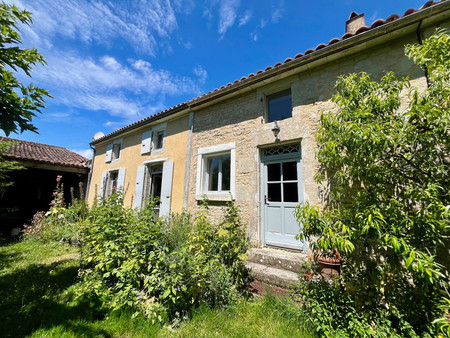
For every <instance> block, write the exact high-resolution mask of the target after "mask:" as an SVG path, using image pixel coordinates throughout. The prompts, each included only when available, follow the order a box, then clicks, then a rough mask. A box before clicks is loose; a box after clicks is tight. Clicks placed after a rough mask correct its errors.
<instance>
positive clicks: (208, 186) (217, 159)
mask: <svg viewBox="0 0 450 338" xmlns="http://www.w3.org/2000/svg"><path fill="white" fill-rule="evenodd" d="M235 170H236V145H235V143H234V142H231V143H227V144H221V145H217V146H212V147H205V148H200V149H199V150H198V157H197V182H196V198H197V199H202V198H203V196H206V197H207V198H208V199H210V200H212V201H229V200H231V199H234V196H235Z"/></svg>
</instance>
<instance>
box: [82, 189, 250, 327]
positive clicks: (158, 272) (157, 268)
mask: <svg viewBox="0 0 450 338" xmlns="http://www.w3.org/2000/svg"><path fill="white" fill-rule="evenodd" d="M122 203H123V200H122V195H121V193H120V192H117V193H114V194H112V195H111V196H110V197H109V198H107V199H103V200H102V201H101V202H100V203H99V204H98V205H97V206H94V207H93V208H92V210H91V212H90V214H89V217H88V218H87V219H86V221H85V222H84V224H83V237H82V238H83V239H82V245H81V270H80V276H81V277H82V278H83V280H84V282H85V287H86V288H88V289H91V290H96V292H97V293H98V294H99V295H100V296H103V297H104V296H105V295H106V297H107V299H108V301H109V303H110V305H111V306H112V307H113V308H114V309H120V308H124V307H125V308H132V309H134V310H135V311H136V313H142V314H144V315H146V316H148V317H150V318H152V319H153V320H158V321H166V320H171V321H173V320H180V319H182V318H183V317H185V316H188V315H189V312H190V310H191V309H192V308H193V307H196V306H198V305H199V304H208V305H210V306H223V305H227V304H230V303H232V302H233V301H234V300H235V299H236V296H237V295H238V294H239V292H242V290H243V286H244V283H245V282H246V270H245V267H244V265H243V262H242V260H241V259H242V258H243V255H244V254H245V252H246V251H247V247H248V244H247V239H246V237H245V232H244V230H243V228H242V225H241V224H240V220H239V216H238V211H237V209H236V208H235V207H234V206H233V205H230V206H229V207H228V208H227V213H226V215H227V216H226V218H225V220H224V222H222V223H220V224H218V225H212V224H210V223H209V222H207V220H206V215H205V213H206V212H207V211H203V212H201V213H200V215H199V216H198V217H195V218H193V217H192V216H191V215H189V214H188V213H186V212H183V213H181V214H179V215H174V216H172V217H171V218H170V219H168V220H164V219H162V218H156V217H155V215H154V212H153V208H154V207H155V204H154V203H152V202H150V203H149V204H148V205H147V206H146V207H145V208H143V209H142V210H140V211H134V210H131V209H127V208H124V207H123V205H122Z"/></svg>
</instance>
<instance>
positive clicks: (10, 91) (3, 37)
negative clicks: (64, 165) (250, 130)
mask: <svg viewBox="0 0 450 338" xmlns="http://www.w3.org/2000/svg"><path fill="white" fill-rule="evenodd" d="M31 22H32V18H31V13H30V12H27V11H20V10H18V9H17V7H16V6H14V5H7V4H5V3H3V2H2V3H0V26H1V31H0V100H1V106H0V109H1V111H0V129H2V130H3V131H4V132H5V134H6V135H7V136H8V135H9V134H10V133H11V132H13V133H18V132H19V131H20V132H21V133H22V132H23V131H25V130H30V131H33V132H37V128H36V127H35V126H34V125H33V124H32V119H33V117H35V116H36V113H40V112H41V108H45V106H44V103H45V101H44V99H45V97H46V96H47V97H51V96H50V94H49V92H48V91H47V90H45V89H41V88H38V87H35V86H33V84H31V83H30V84H29V85H28V86H26V85H24V84H23V83H22V82H20V81H19V80H17V79H16V77H15V74H14V73H15V72H17V71H19V70H22V71H23V72H24V73H25V74H26V75H27V76H30V77H31V70H32V68H33V66H35V65H37V64H42V65H44V64H45V60H44V58H43V56H42V55H41V54H39V53H38V51H37V50H36V48H34V47H33V48H29V49H27V48H19V45H20V44H21V43H22V39H21V36H20V34H19V30H18V24H20V23H22V24H27V25H29V24H30V23H31Z"/></svg>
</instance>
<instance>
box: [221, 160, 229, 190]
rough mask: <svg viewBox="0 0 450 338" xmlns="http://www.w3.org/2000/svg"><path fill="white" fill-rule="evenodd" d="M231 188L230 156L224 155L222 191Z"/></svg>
mask: <svg viewBox="0 0 450 338" xmlns="http://www.w3.org/2000/svg"><path fill="white" fill-rule="evenodd" d="M223 190H230V156H223V157H222V191H223Z"/></svg>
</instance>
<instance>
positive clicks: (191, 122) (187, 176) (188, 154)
mask: <svg viewBox="0 0 450 338" xmlns="http://www.w3.org/2000/svg"><path fill="white" fill-rule="evenodd" d="M193 129H194V112H193V111H191V112H190V113H189V131H188V141H187V149H186V167H185V169H184V196H183V209H186V210H187V208H188V199H189V183H190V182H189V181H190V176H191V152H192V132H193Z"/></svg>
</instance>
